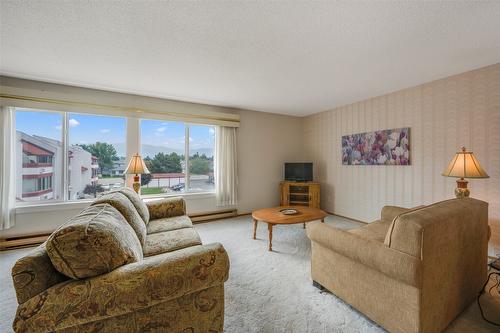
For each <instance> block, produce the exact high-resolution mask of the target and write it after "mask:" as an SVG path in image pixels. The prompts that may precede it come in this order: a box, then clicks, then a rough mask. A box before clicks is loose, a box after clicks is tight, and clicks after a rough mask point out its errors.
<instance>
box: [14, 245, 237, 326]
mask: <svg viewBox="0 0 500 333" xmlns="http://www.w3.org/2000/svg"><path fill="white" fill-rule="evenodd" d="M228 273H229V258H228V255H227V253H226V251H225V249H224V247H223V246H222V245H221V244H218V243H215V244H209V245H199V246H193V247H189V248H185V249H182V250H178V251H174V252H169V253H163V254H159V255H156V256H152V257H148V258H145V259H143V260H142V261H139V262H136V263H131V264H128V265H124V266H121V267H120V268H117V269H115V270H114V271H112V272H110V273H107V274H103V275H99V276H96V277H93V278H89V279H84V280H71V281H67V282H63V283H60V284H58V285H55V286H53V287H51V288H49V289H47V290H46V291H44V292H43V293H40V294H38V295H37V296H35V297H33V298H31V299H30V300H28V301H27V302H25V303H23V304H21V305H20V306H19V307H18V309H17V313H16V318H15V320H14V330H15V331H16V332H47V331H50V332H52V331H56V330H60V329H63V328H67V327H71V326H74V325H81V324H84V323H87V322H93V321H97V320H102V319H105V318H110V317H115V316H119V315H123V314H127V313H132V312H134V311H136V310H138V309H142V308H146V307H150V306H153V305H155V304H158V303H162V302H166V301H169V300H172V299H176V298H178V297H180V296H183V295H186V294H190V293H193V292H197V291H200V290H204V289H207V288H210V287H213V286H217V285H222V284H223V283H224V282H225V281H226V280H227V278H228Z"/></svg>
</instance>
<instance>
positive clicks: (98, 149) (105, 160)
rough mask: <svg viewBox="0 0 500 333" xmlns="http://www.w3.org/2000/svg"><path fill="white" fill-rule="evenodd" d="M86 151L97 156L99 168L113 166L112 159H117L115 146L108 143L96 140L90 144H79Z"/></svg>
mask: <svg viewBox="0 0 500 333" xmlns="http://www.w3.org/2000/svg"><path fill="white" fill-rule="evenodd" d="M79 146H80V147H82V148H83V149H85V150H86V151H88V152H89V153H91V154H92V156H95V157H97V158H98V163H99V167H100V168H101V169H103V168H106V169H111V168H112V167H113V161H118V159H119V158H118V155H117V152H116V149H115V147H113V145H111V144H109V143H105V142H96V143H93V144H90V145H85V144H82V145H79Z"/></svg>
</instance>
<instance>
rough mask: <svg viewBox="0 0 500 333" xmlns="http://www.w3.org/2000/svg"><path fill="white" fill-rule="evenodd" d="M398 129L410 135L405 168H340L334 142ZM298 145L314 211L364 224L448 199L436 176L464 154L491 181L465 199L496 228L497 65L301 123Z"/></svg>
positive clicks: (446, 184) (499, 152) (499, 177)
mask: <svg viewBox="0 0 500 333" xmlns="http://www.w3.org/2000/svg"><path fill="white" fill-rule="evenodd" d="M398 127H411V143H410V144H411V158H412V162H411V164H412V165H411V166H344V165H342V162H341V141H340V140H341V136H342V135H346V134H353V133H360V132H368V131H373V130H379V129H390V128H398ZM304 142H305V151H306V153H307V156H308V157H309V158H310V159H311V160H313V161H314V162H315V167H316V170H315V173H316V177H317V180H318V181H320V182H321V183H322V207H323V208H324V209H326V210H328V211H330V212H334V213H336V214H339V215H343V216H347V217H351V218H354V219H358V220H361V221H366V222H370V221H373V220H375V219H377V218H378V217H379V214H380V209H381V208H382V206H384V205H392V204H394V205H399V206H405V207H412V206H416V205H419V204H429V203H432V202H435V201H439V200H443V199H446V198H451V197H453V196H454V194H453V191H454V188H455V187H456V183H455V179H454V178H447V177H443V176H441V172H443V170H444V168H445V167H446V166H447V165H448V162H449V161H450V160H451V158H452V156H453V155H454V153H455V152H456V151H457V150H459V148H460V147H461V146H465V147H467V148H468V149H471V150H472V151H473V152H474V154H475V155H476V157H477V158H478V160H479V162H480V163H481V165H482V166H483V167H484V169H485V170H486V172H487V173H488V174H489V176H490V177H491V178H489V179H478V180H471V181H470V182H469V186H470V189H471V193H472V196H473V197H475V198H478V199H482V200H485V201H488V202H489V203H490V210H489V214H490V219H491V221H490V223H492V224H496V225H497V226H499V225H500V64H496V65H492V66H488V67H485V68H482V69H478V70H474V71H471V72H467V73H464V74H460V75H456V76H452V77H449V78H445V79H442V80H438V81H434V82H430V83H427V84H423V85H420V86H417V87H414V88H409V89H404V90H401V91H397V92H394V93H391V94H387V95H384V96H380V97H375V98H371V99H367V100H364V101H361V102H357V103H354V104H351V105H347V106H344V107H339V108H335V109H333V110H329V111H325V112H321V113H318V114H314V115H312V116H309V117H306V118H305V120H304ZM497 228H498V227H497ZM499 234H500V230H499V231H498V232H497V235H499Z"/></svg>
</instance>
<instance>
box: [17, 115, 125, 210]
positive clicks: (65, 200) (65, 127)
mask: <svg viewBox="0 0 500 333" xmlns="http://www.w3.org/2000/svg"><path fill="white" fill-rule="evenodd" d="M14 112H15V114H17V112H38V113H49V114H50V113H52V114H59V115H61V121H62V128H61V141H62V142H61V143H62V155H63V156H62V162H61V163H62V165H61V167H62V172H61V175H59V177H61V184H62V194H61V198H60V199H51V200H43V201H17V200H16V205H15V206H16V208H19V207H31V206H45V205H57V204H72V203H80V202H92V200H93V199H80V200H70V199H69V186H70V184H69V159H68V157H69V148H70V144H69V128H70V126H69V120H70V115H71V114H81V115H89V116H102V117H111V118H122V119H124V120H125V142H124V144H125V147H126V146H127V140H128V137H127V127H128V122H129V117H125V116H115V115H109V114H96V113H87V112H75V111H59V110H49V109H36V108H31V107H27V108H24V107H14ZM13 133H14V135H16V133H17V124H16V128H14V131H13ZM125 155H126V158H127V157H128V151H127V149H126V151H125ZM54 160H55V159H54ZM54 163H55V162H54ZM55 177H56V176H55V175H53V176H52V184H53V183H54V178H55ZM126 184H127V180H126V179H125V186H126Z"/></svg>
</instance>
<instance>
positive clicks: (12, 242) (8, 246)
mask: <svg viewBox="0 0 500 333" xmlns="http://www.w3.org/2000/svg"><path fill="white" fill-rule="evenodd" d="M236 216H238V214H237V211H236V209H231V210H223V211H216V212H207V213H197V214H190V215H189V217H190V218H191V221H193V223H203V222H208V221H212V220H217V219H224V218H229V217H236ZM49 235H50V233H48V234H39V235H30V236H18V237H10V238H5V239H0V251H7V250H13V249H18V248H22V247H30V246H34V245H38V244H41V243H43V242H45V241H46V240H47V238H48V237H49Z"/></svg>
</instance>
